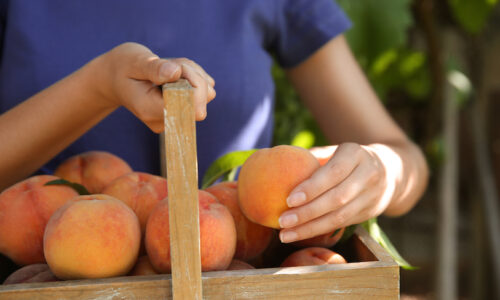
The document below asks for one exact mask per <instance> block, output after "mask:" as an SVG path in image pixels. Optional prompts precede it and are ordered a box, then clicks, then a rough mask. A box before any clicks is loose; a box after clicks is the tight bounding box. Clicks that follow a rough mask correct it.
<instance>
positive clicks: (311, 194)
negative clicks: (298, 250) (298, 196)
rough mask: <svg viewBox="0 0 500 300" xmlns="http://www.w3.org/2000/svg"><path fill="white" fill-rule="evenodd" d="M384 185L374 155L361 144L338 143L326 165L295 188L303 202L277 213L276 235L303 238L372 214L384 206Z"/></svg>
mask: <svg viewBox="0 0 500 300" xmlns="http://www.w3.org/2000/svg"><path fill="white" fill-rule="evenodd" d="M386 186H387V183H386V179H385V169H384V167H383V166H382V164H381V163H380V160H379V159H378V158H377V157H376V154H374V153H372V152H371V151H369V149H365V146H360V145H357V144H342V145H340V146H339V147H338V149H337V151H336V152H335V154H334V156H333V157H332V159H331V160H330V161H329V162H328V164H327V165H325V166H324V167H322V168H320V169H318V171H317V172H315V173H314V174H313V176H311V177H310V178H309V179H308V180H306V181H304V182H303V183H301V184H300V185H299V186H297V187H296V188H295V190H294V193H297V191H299V192H298V193H303V195H304V198H303V199H302V200H303V202H302V204H301V205H298V206H295V207H292V208H291V209H289V210H287V211H286V212H284V213H283V214H282V215H281V217H280V219H279V222H280V226H281V227H282V228H284V229H283V230H282V233H281V234H280V238H281V239H282V241H283V242H291V241H295V240H301V239H306V238H309V237H314V236H317V235H320V234H324V233H328V232H331V231H332V230H334V229H336V228H341V227H344V226H347V225H350V224H356V223H359V222H362V221H364V220H367V219H369V218H371V217H374V216H376V215H378V214H380V213H381V212H382V211H383V209H384V205H382V204H381V202H383V201H381V199H382V198H383V197H382V196H383V195H384V191H385V188H386ZM291 197H292V195H291V196H290V197H289V198H291ZM292 200H293V199H292Z"/></svg>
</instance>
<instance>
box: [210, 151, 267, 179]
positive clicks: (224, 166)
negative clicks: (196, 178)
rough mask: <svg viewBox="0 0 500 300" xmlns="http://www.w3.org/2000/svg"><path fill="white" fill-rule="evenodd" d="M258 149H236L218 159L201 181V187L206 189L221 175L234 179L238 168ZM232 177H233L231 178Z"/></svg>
mask: <svg viewBox="0 0 500 300" xmlns="http://www.w3.org/2000/svg"><path fill="white" fill-rule="evenodd" d="M255 151H257V150H256V149H253V150H245V151H234V152H230V153H227V154H225V155H223V156H221V157H219V158H218V159H216V160H215V161H214V162H213V163H212V164H211V165H210V167H209V168H208V169H207V171H206V172H205V176H203V180H202V183H201V188H202V189H205V188H207V187H209V186H210V185H211V184H212V183H214V182H215V181H216V180H217V179H219V178H220V177H222V176H224V175H226V177H225V179H226V180H234V177H235V176H236V169H237V168H238V167H240V166H241V165H243V163H244V162H245V161H246V160H247V158H248V157H250V155H252V154H253V153H254V152H255ZM231 177H232V179H231Z"/></svg>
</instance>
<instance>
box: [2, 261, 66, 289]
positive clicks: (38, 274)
mask: <svg viewBox="0 0 500 300" xmlns="http://www.w3.org/2000/svg"><path fill="white" fill-rule="evenodd" d="M49 281H59V279H58V278H57V277H56V276H55V275H54V274H53V273H52V271H51V270H50V268H49V266H48V265H47V264H33V265H27V266H24V267H22V268H20V269H19V270H17V271H15V272H14V273H12V274H10V275H9V277H7V279H5V281H4V282H3V284H14V283H28V282H49Z"/></svg>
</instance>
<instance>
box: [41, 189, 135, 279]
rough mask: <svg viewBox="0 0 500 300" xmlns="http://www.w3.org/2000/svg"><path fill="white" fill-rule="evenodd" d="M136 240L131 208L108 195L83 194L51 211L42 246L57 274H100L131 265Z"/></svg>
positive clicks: (117, 273)
mask: <svg viewBox="0 0 500 300" xmlns="http://www.w3.org/2000/svg"><path fill="white" fill-rule="evenodd" d="M77 200H85V201H77ZM140 240H141V232H140V226H139V220H138V219H137V216H136V215H135V214H134V212H133V211H132V209H130V208H129V207H128V206H127V205H125V204H124V203H123V202H122V201H120V200H118V199H116V198H113V197H111V196H108V195H87V196H79V197H77V198H75V199H74V200H71V201H69V202H68V203H67V204H65V205H64V206H63V207H61V208H60V209H58V210H57V211H56V212H55V213H54V215H53V216H52V217H51V218H50V220H49V222H48V223H47V227H46V229H45V235H44V243H43V246H44V252H45V258H46V259H47V264H48V265H49V267H50V269H51V270H52V272H53V273H54V274H55V275H56V276H57V277H58V278H61V279H81V278H104V277H113V276H121V275H125V274H127V273H128V272H129V271H130V269H132V267H133V266H134V264H135V262H136V260H137V256H138V253H139V245H140Z"/></svg>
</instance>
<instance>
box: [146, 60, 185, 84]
mask: <svg viewBox="0 0 500 300" xmlns="http://www.w3.org/2000/svg"><path fill="white" fill-rule="evenodd" d="M139 67H140V68H141V69H142V70H141V71H142V72H141V73H143V74H144V75H145V79H147V80H149V81H151V82H152V83H154V84H156V85H161V84H164V83H166V82H173V81H177V80H178V79H179V78H180V77H181V74H182V68H181V66H180V65H179V64H177V63H176V62H174V61H171V60H168V59H160V58H157V57H151V58H150V59H148V60H147V62H146V63H144V64H141V65H140V66H139Z"/></svg>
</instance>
